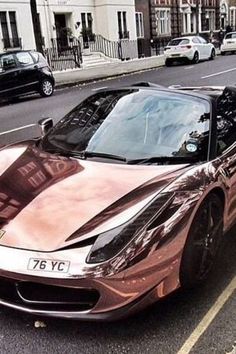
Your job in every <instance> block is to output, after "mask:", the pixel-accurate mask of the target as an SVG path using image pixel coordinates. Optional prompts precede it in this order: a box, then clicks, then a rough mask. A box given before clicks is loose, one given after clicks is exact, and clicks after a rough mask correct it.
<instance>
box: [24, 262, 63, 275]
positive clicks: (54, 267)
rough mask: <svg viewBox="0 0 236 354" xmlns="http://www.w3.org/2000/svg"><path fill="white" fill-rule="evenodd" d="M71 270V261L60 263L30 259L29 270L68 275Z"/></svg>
mask: <svg viewBox="0 0 236 354" xmlns="http://www.w3.org/2000/svg"><path fill="white" fill-rule="evenodd" d="M69 268H70V262H69V261H59V260H51V259H42V258H30V260H29V263H28V269H29V270H34V271H41V272H58V273H68V271H69Z"/></svg>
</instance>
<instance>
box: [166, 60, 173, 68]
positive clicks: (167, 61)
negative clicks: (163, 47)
mask: <svg viewBox="0 0 236 354" xmlns="http://www.w3.org/2000/svg"><path fill="white" fill-rule="evenodd" d="M171 65H172V60H170V59H166V61H165V66H168V67H170V66H171Z"/></svg>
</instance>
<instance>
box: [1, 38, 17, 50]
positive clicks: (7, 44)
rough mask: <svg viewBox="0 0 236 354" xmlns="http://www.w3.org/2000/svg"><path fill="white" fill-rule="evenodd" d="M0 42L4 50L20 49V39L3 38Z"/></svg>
mask: <svg viewBox="0 0 236 354" xmlns="http://www.w3.org/2000/svg"><path fill="white" fill-rule="evenodd" d="M2 41H3V48H4V49H11V48H22V42H21V38H18V37H16V38H3V39H2Z"/></svg>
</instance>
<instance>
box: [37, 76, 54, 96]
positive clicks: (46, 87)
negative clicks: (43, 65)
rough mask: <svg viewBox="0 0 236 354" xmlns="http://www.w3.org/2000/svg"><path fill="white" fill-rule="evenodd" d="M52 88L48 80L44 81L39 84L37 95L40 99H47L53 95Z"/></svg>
mask: <svg viewBox="0 0 236 354" xmlns="http://www.w3.org/2000/svg"><path fill="white" fill-rule="evenodd" d="M53 91H54V87H53V84H52V82H51V81H50V80H48V79H44V80H43V81H42V82H41V84H40V89H39V93H40V95H41V96H42V97H49V96H51V95H52V94H53Z"/></svg>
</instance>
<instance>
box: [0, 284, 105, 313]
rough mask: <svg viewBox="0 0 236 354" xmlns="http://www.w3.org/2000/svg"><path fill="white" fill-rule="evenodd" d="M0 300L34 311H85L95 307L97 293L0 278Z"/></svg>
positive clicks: (91, 290) (97, 298)
mask: <svg viewBox="0 0 236 354" xmlns="http://www.w3.org/2000/svg"><path fill="white" fill-rule="evenodd" d="M0 299H2V300H5V301H9V302H13V303H15V304H18V305H25V306H27V307H30V308H32V309H36V310H48V311H86V310H89V309H92V308H93V307H94V306H95V305H96V303H97V302H98V300H99V292H98V291H97V290H95V289H85V288H68V287H62V286H55V285H45V284H39V283H33V282H25V281H24V282H23V281H22V282H17V281H12V280H8V279H3V278H0Z"/></svg>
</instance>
